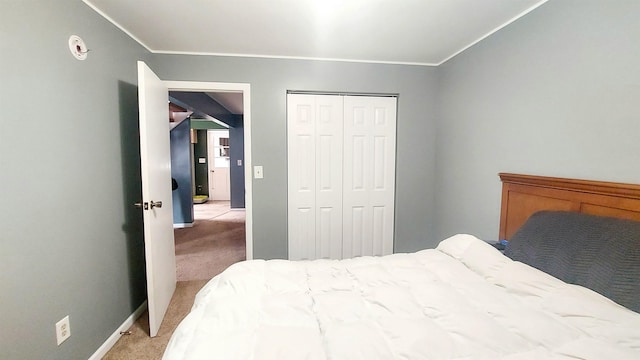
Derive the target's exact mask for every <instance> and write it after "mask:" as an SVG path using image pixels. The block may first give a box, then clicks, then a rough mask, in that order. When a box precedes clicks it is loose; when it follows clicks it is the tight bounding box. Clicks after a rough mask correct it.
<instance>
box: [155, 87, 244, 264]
mask: <svg viewBox="0 0 640 360" xmlns="http://www.w3.org/2000/svg"><path fill="white" fill-rule="evenodd" d="M164 83H165V85H166V86H167V88H168V89H169V91H191V92H240V93H242V106H243V129H244V163H243V164H244V207H245V215H246V219H245V249H246V259H247V260H252V259H253V190H252V189H253V183H252V173H251V164H252V162H251V84H248V83H222V82H201V81H167V80H165V81H164Z"/></svg>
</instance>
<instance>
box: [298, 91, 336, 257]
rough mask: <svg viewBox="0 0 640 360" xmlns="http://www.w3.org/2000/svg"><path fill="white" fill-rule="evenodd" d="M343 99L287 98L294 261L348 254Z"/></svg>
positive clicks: (314, 96)
mask: <svg viewBox="0 0 640 360" xmlns="http://www.w3.org/2000/svg"><path fill="white" fill-rule="evenodd" d="M342 114H343V103H342V98H341V97H338V96H317V95H301V94H289V95H288V96H287V163H288V185H287V188H288V193H287V195H288V201H287V202H288V209H287V210H288V211H287V213H288V215H287V221H288V232H287V235H288V241H289V259H292V260H300V259H317V258H341V256H342V247H341V244H342V241H341V236H342V233H341V231H340V229H341V228H342V161H341V154H342Z"/></svg>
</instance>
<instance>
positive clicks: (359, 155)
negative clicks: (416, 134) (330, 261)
mask: <svg viewBox="0 0 640 360" xmlns="http://www.w3.org/2000/svg"><path fill="white" fill-rule="evenodd" d="M344 103H345V104H344V107H345V118H344V190H343V204H344V223H343V238H342V241H343V256H344V257H353V256H361V255H387V254H391V253H392V252H393V226H394V201H395V200H394V199H395V148H396V143H395V139H396V98H393V97H366V96H346V97H345V99H344Z"/></svg>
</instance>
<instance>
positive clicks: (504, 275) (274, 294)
mask: <svg viewBox="0 0 640 360" xmlns="http://www.w3.org/2000/svg"><path fill="white" fill-rule="evenodd" d="M497 358H501V359H640V314H638V313H635V312H633V311H631V310H629V309H627V308H624V307H622V306H620V305H618V304H616V303H614V302H612V301H611V300H609V299H607V298H605V297H603V296H602V295H600V294H598V293H595V292H593V291H591V290H589V289H587V288H584V287H581V286H577V285H570V284H567V283H564V282H562V281H560V280H558V279H556V278H554V277H552V276H550V275H547V274H546V273H544V272H542V271H540V270H537V269H535V268H532V267H530V266H528V265H525V264H523V263H520V262H517V261H512V260H511V259H509V258H507V257H505V256H503V255H502V254H501V253H500V252H498V251H497V250H495V249H494V248H493V247H492V246H490V245H488V244H487V243H485V242H483V241H481V240H479V239H477V238H475V237H473V236H471V235H456V236H453V237H451V238H449V239H446V240H444V241H442V242H441V243H440V244H439V245H438V247H437V248H436V249H430V250H424V251H419V252H416V253H411V254H393V255H389V256H384V257H360V258H354V259H347V260H314V261H297V262H293V261H285V260H269V261H263V260H253V261H246V262H242V263H238V264H235V265H233V266H231V267H229V268H228V269H227V270H226V271H224V272H223V273H221V274H220V275H218V276H217V277H215V278H213V279H212V280H211V281H210V282H209V283H208V284H207V285H205V287H204V288H203V289H202V290H201V291H200V292H199V293H198V295H197V296H196V300H195V303H194V306H193V309H192V311H191V312H190V314H189V315H188V316H187V317H186V318H185V319H184V320H183V321H182V323H181V324H180V325H179V326H178V328H177V329H176V331H175V332H174V334H173V336H172V337H171V340H170V341H169V345H168V346H167V349H166V351H165V354H164V359H165V360H175V359H225V360H231V359H253V360H258V359H262V360H271V359H273V360H276V359H277V360H283V359H296V360H300V359H309V360H312V359H318V360H324V359H333V360H338V359H345V360H347V359H348V360H356V359H363V360H365V359H366V360H375V359H385V360H388V359H497Z"/></svg>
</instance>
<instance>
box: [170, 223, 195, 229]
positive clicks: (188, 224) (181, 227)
mask: <svg viewBox="0 0 640 360" xmlns="http://www.w3.org/2000/svg"><path fill="white" fill-rule="evenodd" d="M190 227H193V223H192V222H190V223H179V224H173V228H174V229H184V228H190Z"/></svg>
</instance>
